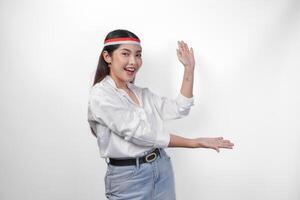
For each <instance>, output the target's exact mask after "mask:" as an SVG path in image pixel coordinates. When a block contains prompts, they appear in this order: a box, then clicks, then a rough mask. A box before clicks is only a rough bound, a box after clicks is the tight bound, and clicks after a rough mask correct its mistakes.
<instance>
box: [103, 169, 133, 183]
mask: <svg viewBox="0 0 300 200" xmlns="http://www.w3.org/2000/svg"><path fill="white" fill-rule="evenodd" d="M136 171H137V169H136V166H135V165H129V166H114V165H108V171H107V178H108V179H109V181H110V182H111V183H116V182H118V183H120V182H124V181H127V180H130V179H131V178H132V177H133V176H134V175H135V174H136Z"/></svg>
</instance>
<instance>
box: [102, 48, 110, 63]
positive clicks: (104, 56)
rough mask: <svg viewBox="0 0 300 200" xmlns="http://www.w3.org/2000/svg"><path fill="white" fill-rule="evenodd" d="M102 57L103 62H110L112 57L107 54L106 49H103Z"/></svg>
mask: <svg viewBox="0 0 300 200" xmlns="http://www.w3.org/2000/svg"><path fill="white" fill-rule="evenodd" d="M102 55H103V59H104V60H105V62H107V63H111V60H112V58H111V56H110V55H109V54H108V52H107V51H103V54H102Z"/></svg>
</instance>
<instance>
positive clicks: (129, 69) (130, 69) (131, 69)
mask: <svg viewBox="0 0 300 200" xmlns="http://www.w3.org/2000/svg"><path fill="white" fill-rule="evenodd" d="M125 69H126V70H128V71H131V72H134V68H125Z"/></svg>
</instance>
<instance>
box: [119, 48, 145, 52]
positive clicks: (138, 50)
mask: <svg viewBox="0 0 300 200" xmlns="http://www.w3.org/2000/svg"><path fill="white" fill-rule="evenodd" d="M121 50H125V51H129V52H131V51H130V50H129V49H126V48H123V49H121ZM136 52H142V50H137V51H136Z"/></svg>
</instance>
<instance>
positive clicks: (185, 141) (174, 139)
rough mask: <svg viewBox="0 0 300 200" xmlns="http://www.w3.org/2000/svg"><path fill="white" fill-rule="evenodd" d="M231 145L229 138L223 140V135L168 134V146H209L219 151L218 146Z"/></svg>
mask: <svg viewBox="0 0 300 200" xmlns="http://www.w3.org/2000/svg"><path fill="white" fill-rule="evenodd" d="M233 146H234V144H233V143H231V142H230V141H229V140H224V139H223V137H217V138H195V139H189V138H184V137H181V136H178V135H174V134H170V143H169V145H168V147H183V148H210V149H214V150H216V151H217V152H218V153H219V152H220V150H219V148H226V149H232V148H233Z"/></svg>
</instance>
